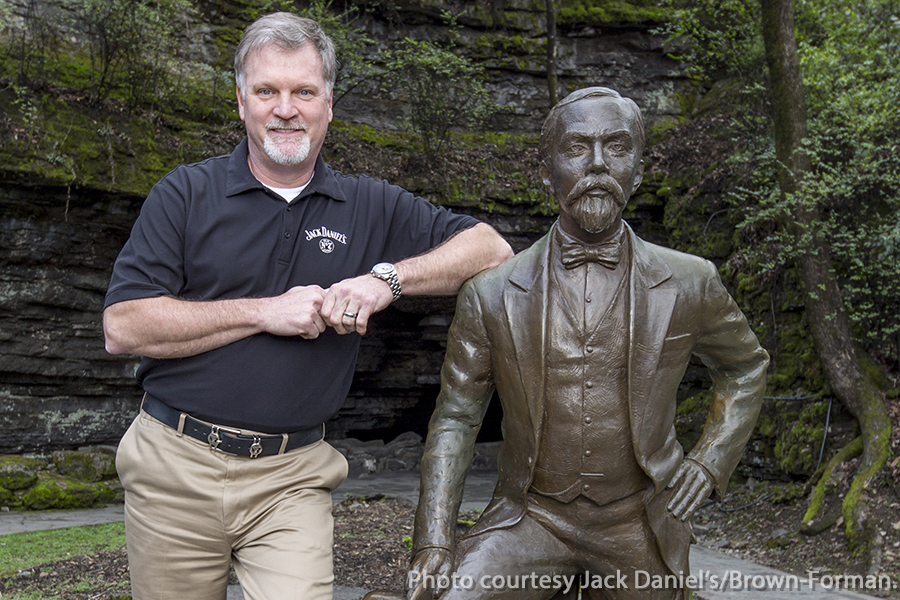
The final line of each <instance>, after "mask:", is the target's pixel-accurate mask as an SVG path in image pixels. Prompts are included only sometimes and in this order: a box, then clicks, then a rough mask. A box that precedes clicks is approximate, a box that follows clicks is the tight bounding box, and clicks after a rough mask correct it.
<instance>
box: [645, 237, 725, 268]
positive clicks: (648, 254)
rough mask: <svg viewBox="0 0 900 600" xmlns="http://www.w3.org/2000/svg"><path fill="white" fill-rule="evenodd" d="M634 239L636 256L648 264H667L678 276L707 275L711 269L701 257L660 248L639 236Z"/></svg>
mask: <svg viewBox="0 0 900 600" xmlns="http://www.w3.org/2000/svg"><path fill="white" fill-rule="evenodd" d="M633 239H634V243H635V248H634V251H635V254H637V255H640V256H642V257H643V258H644V260H646V261H647V262H651V263H662V264H665V265H666V266H667V267H669V269H671V270H672V273H673V274H674V275H676V276H678V275H690V274H699V273H705V272H707V271H708V269H709V265H710V262H709V261H708V260H706V259H705V258H703V257H701V256H697V255H695V254H688V253H687V252H681V251H680V250H675V249H673V248H668V247H666V246H660V245H658V244H654V243H652V242H648V241H646V240H643V239H641V238H639V237H637V236H635V237H634V238H633Z"/></svg>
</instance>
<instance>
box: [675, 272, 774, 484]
mask: <svg viewBox="0 0 900 600" xmlns="http://www.w3.org/2000/svg"><path fill="white" fill-rule="evenodd" d="M705 266H706V270H707V273H706V279H705V285H704V290H705V291H704V295H703V301H702V308H701V310H702V328H701V331H700V335H699V337H698V340H697V344H696V346H695V347H694V353H695V354H697V355H698V356H699V357H700V358H701V360H703V362H704V363H705V364H706V366H707V367H708V368H709V373H710V376H711V378H712V381H713V390H712V393H713V397H712V401H711V403H710V409H709V415H708V416H707V420H706V425H705V426H704V429H703V435H702V436H701V437H700V440H699V441H698V442H697V444H696V445H695V446H694V448H693V449H692V450H691V452H690V453H689V454H688V456H687V460H691V461H694V462H696V463H697V464H698V465H699V466H700V467H702V473H701V472H700V471H699V470H697V469H692V471H694V472H695V473H696V474H697V476H699V475H702V474H705V475H706V476H707V477H708V478H711V479H712V481H711V484H712V486H713V487H714V489H715V490H716V491H717V492H719V494H724V492H725V488H726V486H727V485H728V480H729V478H730V477H731V473H732V471H733V470H734V468H735V467H736V466H737V464H738V462H739V461H740V459H741V456H742V454H743V451H744V446H745V445H746V444H747V441H748V440H749V439H750V434H751V433H752V431H753V427H754V425H755V424H756V418H757V416H758V415H759V410H760V406H761V404H762V399H763V394H764V392H765V388H766V368H767V367H768V364H769V355H768V354H767V353H766V351H765V350H763V348H762V347H760V345H759V341H758V340H757V339H756V335H755V334H754V333H753V331H752V330H751V329H750V325H749V323H747V319H746V317H745V316H744V314H743V313H742V312H741V309H740V308H738V306H737V304H736V303H735V301H734V299H732V298H731V296H730V295H729V294H728V291H727V290H726V289H725V286H724V285H723V284H722V280H721V278H720V277H719V272H718V270H717V269H716V267H715V266H714V265H713V264H712V263H710V262H708V261H706V262H705Z"/></svg>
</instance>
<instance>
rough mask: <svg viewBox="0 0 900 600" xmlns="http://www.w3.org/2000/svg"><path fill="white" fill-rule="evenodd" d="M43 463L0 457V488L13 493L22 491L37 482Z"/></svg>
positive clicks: (30, 459) (19, 457)
mask: <svg viewBox="0 0 900 600" xmlns="http://www.w3.org/2000/svg"><path fill="white" fill-rule="evenodd" d="M46 467H47V464H46V463H45V462H43V461H40V460H37V459H33V458H25V457H23V456H17V455H5V456H0V488H2V489H5V490H8V491H15V490H24V489H27V488H29V487H31V486H32V485H34V484H35V483H36V482H37V480H38V475H37V474H38V472H40V471H41V470H43V469H45V468H46Z"/></svg>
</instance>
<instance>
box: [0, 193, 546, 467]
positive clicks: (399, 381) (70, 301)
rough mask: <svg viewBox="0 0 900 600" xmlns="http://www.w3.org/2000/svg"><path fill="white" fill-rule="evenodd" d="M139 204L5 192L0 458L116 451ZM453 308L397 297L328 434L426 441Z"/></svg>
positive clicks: (126, 400) (133, 407) (126, 388)
mask: <svg viewBox="0 0 900 600" xmlns="http://www.w3.org/2000/svg"><path fill="white" fill-rule="evenodd" d="M141 201H142V199H141V198H137V197H130V196H116V195H114V194H107V193H100V192H96V191H92V190H71V191H67V190H66V189H65V188H55V187H28V186H24V185H14V184H0V207H2V212H0V432H2V435H0V454H14V453H21V452H31V451H38V450H39V451H43V452H47V451H50V450H54V449H63V448H75V447H79V446H84V445H93V444H116V443H117V442H118V439H119V438H120V437H121V435H122V433H124V431H125V429H126V428H127V426H128V424H129V423H130V422H131V419H132V418H133V416H134V415H135V414H136V412H137V409H138V406H139V401H140V390H139V389H138V387H137V385H136V384H135V381H134V373H135V369H136V368H137V365H138V359H137V358H136V357H133V356H124V357H123V356H111V355H109V354H107V353H106V351H105V350H104V348H103V333H102V321H101V311H102V308H103V298H104V295H105V293H106V287H107V285H108V283H109V276H110V272H111V269H112V264H113V262H114V260H115V257H116V255H117V254H118V252H119V250H120V249H121V247H122V245H123V244H124V243H125V240H126V239H127V237H128V233H129V231H130V229H131V226H132V224H133V222H134V219H135V217H136V216H137V213H138V211H139V208H140V204H141ZM544 220H545V221H546V225H545V227H547V226H549V223H550V220H549V219H544ZM528 222H529V223H531V224H532V226H533V219H529V220H528ZM534 235H536V234H532V236H531V238H529V239H533V237H534ZM520 237H521V236H520ZM524 243H527V241H525V242H524ZM519 245H521V244H519ZM454 302H455V301H454V299H453V298H448V297H445V298H402V299H401V300H400V301H399V302H397V303H396V304H395V305H393V306H392V307H390V308H389V309H388V310H387V311H385V312H383V313H381V314H379V315H377V316H376V318H375V319H374V320H373V322H372V325H371V328H370V329H371V334H369V335H367V336H366V337H365V338H364V340H363V344H362V348H361V350H360V355H359V363H358V368H357V374H356V378H355V381H354V384H353V387H352V388H351V391H350V394H349V397H348V399H347V402H346V404H345V406H344V408H343V409H342V410H341V412H340V414H339V415H338V417H337V418H336V419H335V420H334V421H333V422H332V423H329V424H328V426H327V429H328V436H329V438H332V439H337V438H343V437H346V436H347V435H348V434H349V435H350V436H356V437H361V438H364V439H372V438H376V437H379V436H383V437H385V439H392V438H393V437H396V435H397V434H398V433H399V432H402V431H416V432H418V433H419V434H420V435H424V433H425V430H426V425H427V420H428V417H429V416H430V413H431V407H432V406H433V402H434V398H435V396H436V393H437V389H438V385H439V371H440V365H441V361H442V360H443V351H444V346H445V341H446V337H447V329H448V327H449V324H450V320H451V319H452V315H453V309H454ZM486 429H487V430H489V431H491V430H496V427H493V428H492V427H491V426H488V427H487V428H486ZM494 435H495V436H496V435H499V433H498V432H496V431H495V433H494Z"/></svg>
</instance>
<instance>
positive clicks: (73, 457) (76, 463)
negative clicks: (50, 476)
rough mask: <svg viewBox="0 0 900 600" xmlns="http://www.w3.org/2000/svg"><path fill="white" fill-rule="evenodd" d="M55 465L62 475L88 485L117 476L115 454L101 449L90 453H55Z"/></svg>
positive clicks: (65, 451)
mask: <svg viewBox="0 0 900 600" xmlns="http://www.w3.org/2000/svg"><path fill="white" fill-rule="evenodd" d="M53 464H54V465H55V466H56V470H57V471H58V472H59V473H60V474H61V475H64V476H66V477H70V478H72V479H76V480H78V481H84V482H87V483H92V482H96V481H104V480H107V479H112V478H114V477H115V476H116V456H115V454H114V453H112V452H105V451H103V450H100V449H94V450H91V451H88V452H71V451H68V450H60V451H58V452H54V453H53Z"/></svg>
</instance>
